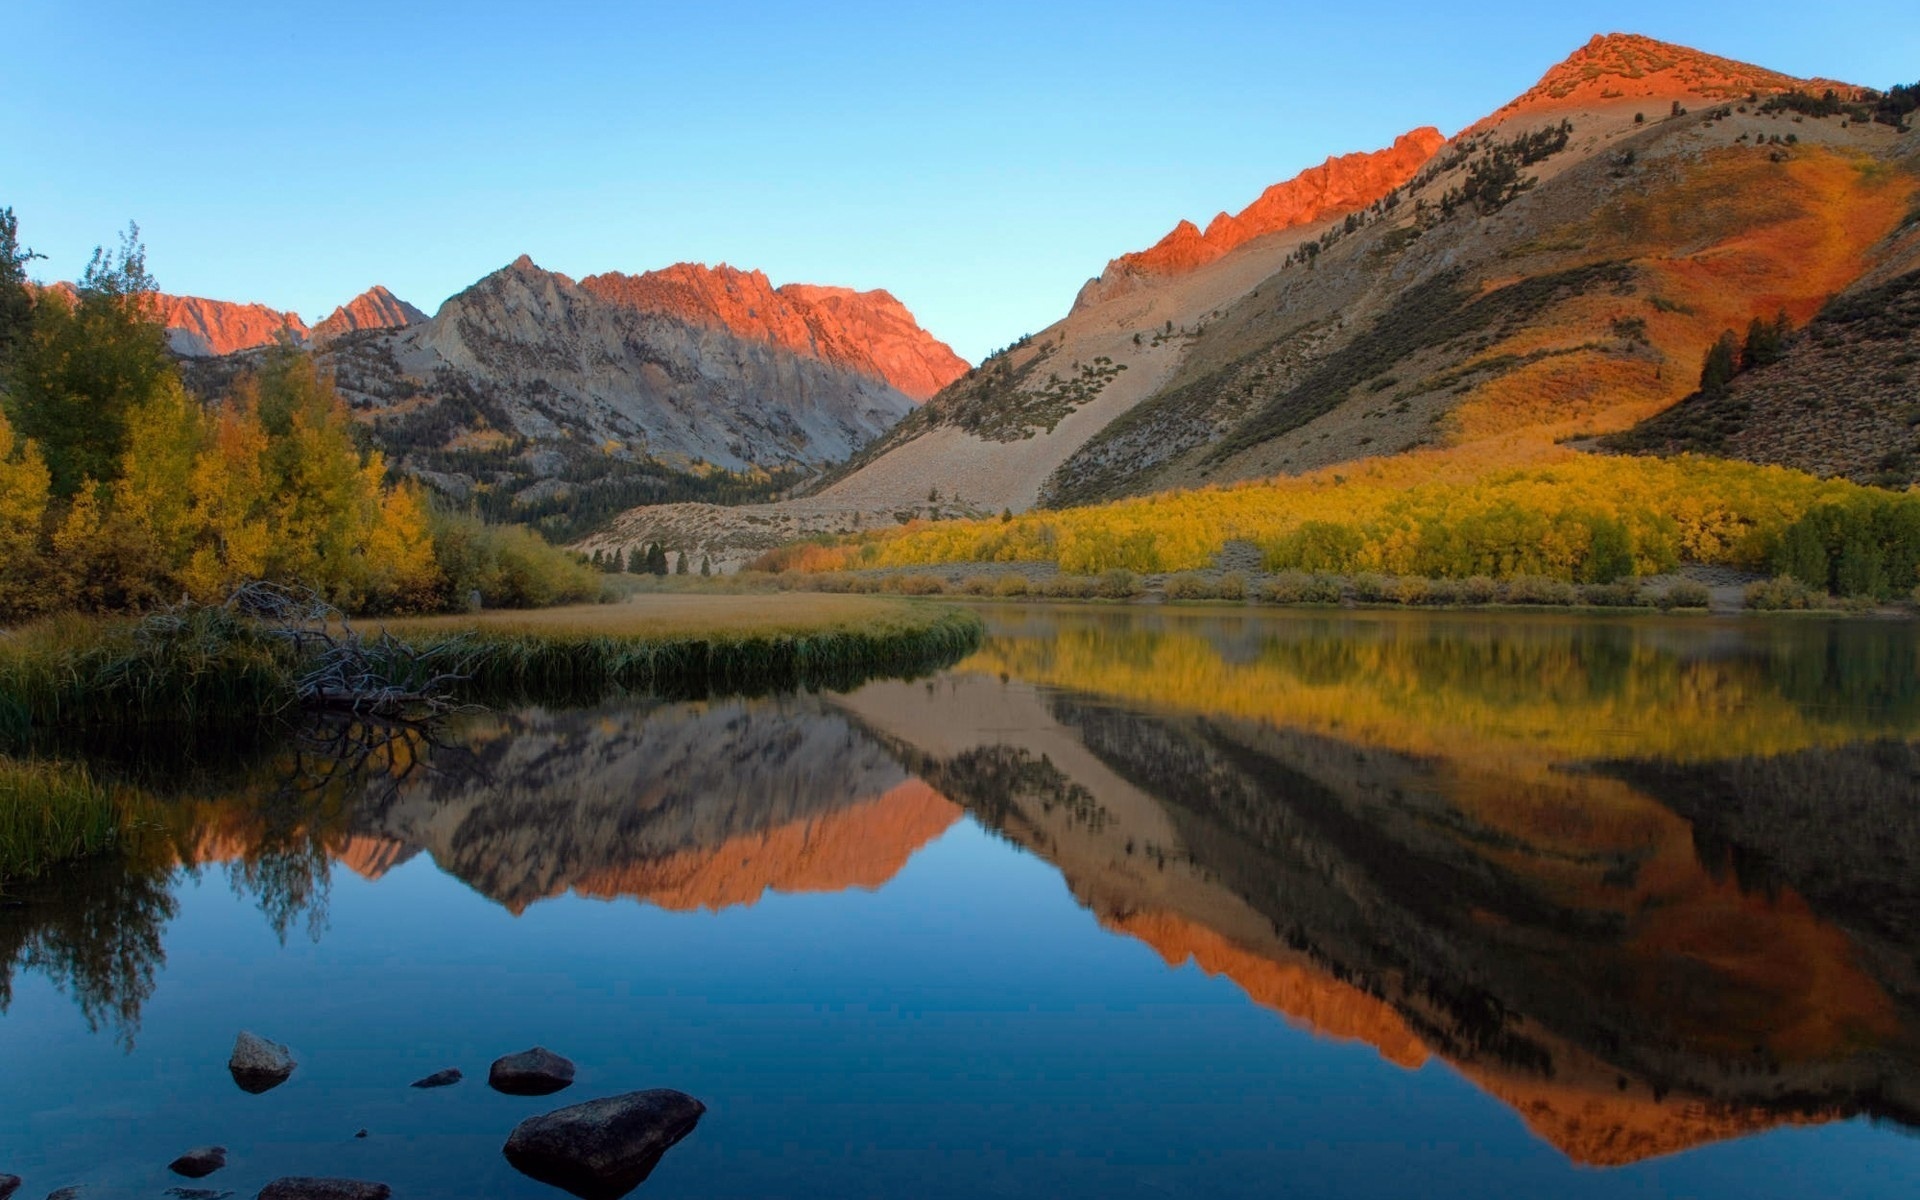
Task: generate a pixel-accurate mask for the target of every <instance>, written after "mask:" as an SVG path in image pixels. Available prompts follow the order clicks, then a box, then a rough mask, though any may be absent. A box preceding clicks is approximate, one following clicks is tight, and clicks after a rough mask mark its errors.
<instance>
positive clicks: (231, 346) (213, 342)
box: [155, 295, 307, 358]
mask: <svg viewBox="0 0 1920 1200" xmlns="http://www.w3.org/2000/svg"><path fill="white" fill-rule="evenodd" d="M155 299H156V301H157V303H158V304H159V308H160V321H161V323H162V324H164V325H165V326H166V327H167V345H168V346H169V347H171V348H172V350H173V352H174V353H175V354H178V355H180V356H182V357H185V358H211V357H214V356H217V355H222V354H233V353H235V352H236V351H240V350H251V349H253V348H254V347H256V346H270V345H272V344H273V342H274V339H276V338H278V337H279V336H280V335H281V333H282V332H283V331H284V332H285V333H286V334H288V335H290V336H291V337H292V338H293V340H294V341H295V342H304V341H306V339H307V326H306V322H304V321H302V320H301V319H300V314H299V313H295V312H281V311H279V310H278V309H272V308H268V307H267V306H266V305H264V304H235V303H232V302H231V301H227V300H207V299H204V298H202V297H200V296H166V295H162V296H157V297H155Z"/></svg>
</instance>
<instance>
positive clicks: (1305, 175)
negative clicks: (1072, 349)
mask: <svg viewBox="0 0 1920 1200" xmlns="http://www.w3.org/2000/svg"><path fill="white" fill-rule="evenodd" d="M1445 143H1446V137H1445V136H1444V135H1442V134H1441V132H1440V131H1439V130H1438V129H1434V128H1432V127H1431V126H1427V127H1424V128H1420V129H1415V130H1412V131H1411V132H1408V133H1403V134H1401V135H1400V136H1399V137H1398V138H1395V139H1394V142H1393V145H1391V146H1388V147H1387V148H1385V149H1382V150H1374V151H1363V152H1359V153H1354V154H1342V155H1339V156H1337V157H1334V158H1329V159H1327V161H1325V162H1323V163H1321V164H1320V165H1319V166H1316V167H1309V168H1308V169H1306V170H1305V171H1302V172H1300V173H1299V174H1298V175H1295V176H1294V177H1293V178H1291V179H1288V180H1285V181H1283V182H1280V183H1276V184H1274V185H1273V186H1272V187H1269V188H1268V189H1267V190H1266V191H1264V192H1262V193H1260V197H1259V199H1257V200H1255V201H1254V202H1253V203H1252V204H1249V205H1248V206H1247V207H1245V208H1243V209H1241V210H1240V212H1239V213H1237V214H1228V213H1225V212H1223V213H1220V214H1219V215H1217V216H1215V217H1214V218H1213V220H1211V221H1209V222H1208V223H1207V229H1206V232H1205V233H1202V232H1201V231H1200V229H1199V227H1198V226H1196V225H1195V224H1194V223H1193V222H1191V221H1181V222H1180V223H1179V224H1178V225H1175V226H1174V227H1173V231H1172V232H1171V233H1169V234H1167V236H1165V237H1163V238H1161V239H1160V240H1159V241H1158V242H1156V243H1154V244H1153V246H1151V247H1150V248H1148V249H1146V250H1140V251H1136V252H1134V253H1131V254H1123V255H1121V256H1120V257H1119V258H1116V259H1114V260H1113V261H1112V262H1110V263H1108V264H1107V269H1106V270H1105V271H1103V272H1101V274H1100V277H1099V278H1098V279H1096V280H1093V281H1092V282H1090V283H1089V284H1088V285H1087V287H1086V288H1085V289H1083V290H1082V292H1081V294H1080V299H1079V301H1077V302H1076V304H1075V306H1074V307H1075V308H1082V307H1085V306H1087V305H1088V304H1093V303H1098V302H1099V301H1101V300H1104V299H1107V298H1109V297H1111V296H1116V295H1120V294H1122V293H1124V292H1126V291H1129V290H1131V288H1132V287H1133V286H1134V285H1135V284H1136V283H1137V282H1138V281H1139V280H1140V279H1142V278H1152V277H1165V276H1169V275H1179V274H1183V273H1185V272H1187V271H1191V270H1194V269H1195V268H1197V267H1202V266H1205V265H1206V264H1207V263H1210V262H1212V261H1214V260H1215V259H1217V258H1221V257H1223V256H1224V255H1226V254H1228V253H1230V252H1231V251H1233V250H1234V249H1236V248H1238V247H1240V246H1243V245H1245V244H1246V243H1248V242H1250V241H1253V240H1254V239H1255V238H1259V237H1265V236H1266V235H1268V234H1272V233H1279V232H1281V231H1282V230H1286V229H1293V228H1297V227H1298V226H1301V225H1311V224H1314V223H1315V222H1318V221H1324V220H1326V219H1327V218H1329V217H1337V216H1341V215H1343V214H1345V213H1350V212H1353V211H1355V210H1356V209H1361V208H1365V207H1366V206H1367V205H1369V204H1372V203H1373V202H1374V201H1375V200H1378V199H1380V198H1381V197H1382V196H1385V195H1386V194H1387V193H1388V192H1391V191H1392V190H1393V189H1394V188H1397V187H1399V186H1400V185H1401V184H1403V183H1405V182H1406V181H1407V180H1409V179H1411V178H1413V175H1414V173H1415V172H1416V171H1418V170H1419V169H1420V168H1421V167H1422V166H1423V165H1425V163H1426V161H1427V160H1428V159H1430V158H1432V157H1433V154H1434V152H1435V151H1436V150H1438V149H1439V148H1440V147H1441V146H1442V145H1444V144H1445Z"/></svg>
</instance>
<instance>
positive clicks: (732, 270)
mask: <svg viewBox="0 0 1920 1200" xmlns="http://www.w3.org/2000/svg"><path fill="white" fill-rule="evenodd" d="M580 286H581V287H582V288H583V289H585V290H586V291H588V292H590V293H592V294H593V295H595V296H598V297H600V298H601V299H603V300H606V301H609V302H611V303H615V304H621V305H625V306H627V307H630V308H633V309H636V310H639V311H642V312H647V313H657V314H660V315H662V316H667V317H671V318H673V319H675V320H678V321H682V322H685V323H686V324H689V325H695V326H700V327H704V328H715V329H724V330H726V331H728V332H730V333H732V334H734V335H736V336H738V337H742V338H746V339H748V340H751V341H759V342H769V343H771V344H773V345H776V346H779V347H781V348H782V349H785V350H788V351H791V352H793V353H795V354H802V355H807V356H809V357H813V358H820V359H825V360H827V361H829V362H833V363H837V364H840V365H842V366H845V367H847V368H849V369H851V370H854V371H856V372H859V373H861V374H865V375H869V376H872V377H874V378H876V379H880V380H883V381H884V382H886V383H887V384H889V385H890V386H892V387H893V388H895V389H896V390H898V391H900V392H902V393H903V394H905V395H906V396H908V397H910V398H912V399H914V400H924V399H926V398H927V397H929V396H931V395H933V394H934V393H935V392H937V391H939V390H940V389H941V388H942V387H945V386H946V385H947V384H949V383H951V382H953V381H954V380H955V379H957V378H959V377H960V376H961V375H963V374H965V373H966V370H967V363H966V360H965V359H962V358H961V357H960V356H959V355H957V354H955V353H954V352H953V350H952V349H951V348H950V347H949V346H947V344H946V343H944V342H941V341H939V340H938V339H936V338H935V337H934V336H933V335H932V334H930V333H928V332H927V331H926V330H925V329H922V328H921V327H920V325H919V323H918V322H917V321H916V320H915V319H914V316H913V314H912V313H911V312H909V311H908V310H907V307H906V306H905V305H904V304H901V303H900V301H898V300H896V299H895V298H894V297H893V296H892V295H890V294H888V293H886V292H883V291H871V292H856V291H854V290H853V289H851V288H841V287H822V286H816V285H811V284H793V283H790V284H786V285H784V286H782V287H777V288H776V287H774V286H773V283H772V281H771V280H769V279H768V278H767V276H766V274H765V273H764V272H761V271H757V270H755V271H742V270H740V269H738V268H736V267H731V266H728V265H727V264H726V263H721V264H720V265H718V266H714V267H708V266H705V265H703V264H700V263H675V264H674V265H672V266H670V267H663V268H661V269H660V270H657V271H647V272H645V273H643V274H639V275H625V274H621V273H620V272H617V271H616V272H608V273H606V274H602V275H589V276H587V277H586V278H585V279H582V280H581V281H580Z"/></svg>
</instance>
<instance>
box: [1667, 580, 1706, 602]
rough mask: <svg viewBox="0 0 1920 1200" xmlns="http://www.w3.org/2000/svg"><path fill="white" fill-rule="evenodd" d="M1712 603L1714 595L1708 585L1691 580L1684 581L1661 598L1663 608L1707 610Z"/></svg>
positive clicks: (1669, 589) (1675, 585)
mask: <svg viewBox="0 0 1920 1200" xmlns="http://www.w3.org/2000/svg"><path fill="white" fill-rule="evenodd" d="M1712 603H1713V593H1712V592H1711V591H1710V590H1708V588H1707V585H1706V584H1704V583H1695V582H1694V581H1693V580H1691V579H1682V580H1681V581H1680V582H1678V583H1676V584H1674V585H1673V586H1672V587H1670V588H1668V589H1667V590H1666V591H1665V592H1663V593H1661V596H1660V607H1661V608H1706V607H1707V606H1708V605H1710V604H1712Z"/></svg>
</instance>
